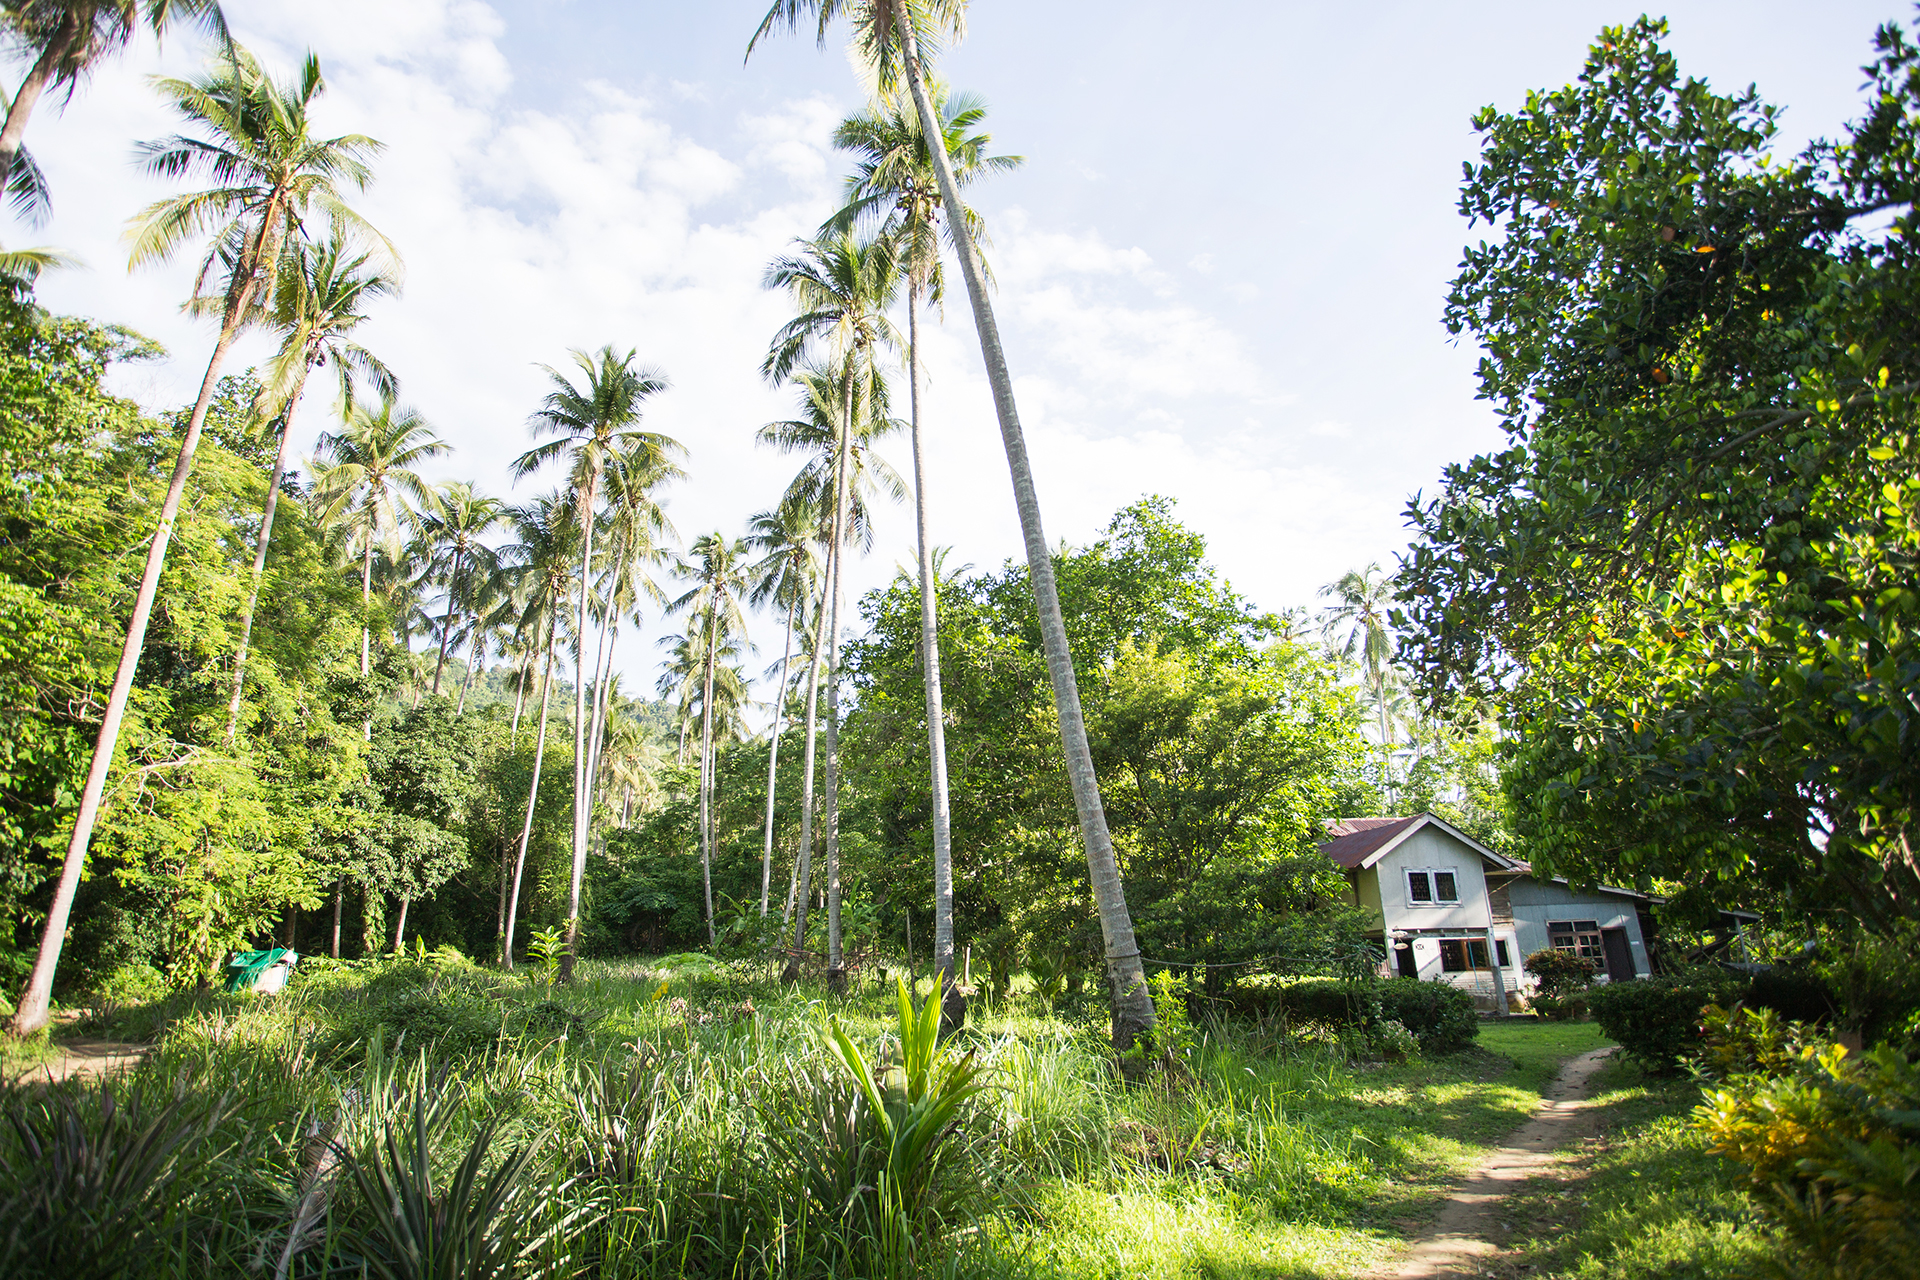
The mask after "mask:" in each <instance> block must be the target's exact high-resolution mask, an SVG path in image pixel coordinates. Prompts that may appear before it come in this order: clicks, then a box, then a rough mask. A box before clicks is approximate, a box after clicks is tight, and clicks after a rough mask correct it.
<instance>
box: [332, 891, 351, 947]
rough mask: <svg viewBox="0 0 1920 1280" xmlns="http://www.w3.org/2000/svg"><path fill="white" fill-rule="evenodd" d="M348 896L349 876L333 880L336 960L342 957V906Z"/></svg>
mask: <svg viewBox="0 0 1920 1280" xmlns="http://www.w3.org/2000/svg"><path fill="white" fill-rule="evenodd" d="M346 897H347V878H346V877H345V876H341V877H340V878H339V879H338V880H335V881H334V882H333V951H332V953H331V954H332V955H333V958H334V959H335V960H338V959H339V958H340V907H341V905H342V904H343V903H344V902H345V901H346Z"/></svg>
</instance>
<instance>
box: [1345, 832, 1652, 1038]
mask: <svg viewBox="0 0 1920 1280" xmlns="http://www.w3.org/2000/svg"><path fill="white" fill-rule="evenodd" d="M1327 834H1328V835H1329V836H1331V837H1332V839H1330V840H1329V841H1328V842H1327V843H1326V844H1323V845H1321V846H1320V852H1322V853H1324V854H1325V855H1326V856H1327V857H1328V858H1330V859H1331V860H1332V861H1333V862H1334V863H1335V865H1337V866H1338V867H1339V868H1340V869H1341V871H1342V872H1344V873H1345V875H1346V878H1347V883H1348V884H1349V885H1350V886H1352V889H1353V901H1354V904H1355V905H1356V906H1359V907H1362V908H1365V909H1367V910H1370V911H1371V912H1372V914H1373V916H1374V918H1375V920H1376V921H1377V922H1378V925H1377V931H1376V932H1375V934H1374V935H1373V936H1374V937H1375V938H1376V939H1377V940H1378V941H1379V942H1380V944H1381V945H1382V947H1383V948H1385V949H1386V951H1387V955H1388V958H1387V961H1386V963H1385V964H1384V965H1383V966H1382V969H1383V972H1384V973H1385V974H1387V975H1389V976H1394V975H1397V976H1400V977H1407V978H1422V979H1430V980H1438V981H1442V982H1451V983H1453V984H1454V985H1455V986H1459V987H1465V988H1466V989H1467V990H1469V991H1472V992H1473V993H1474V995H1475V997H1476V999H1477V1001H1478V1003H1479V1004H1480V1005H1481V1007H1482V1008H1485V1009H1490V1010H1494V1011H1499V1012H1504V1011H1505V1010H1506V1008H1507V994H1508V993H1509V992H1515V991H1526V990H1528V989H1530V988H1531V987H1532V986H1533V980H1532V978H1530V977H1529V976H1528V975H1527V974H1526V973H1524V972H1523V971H1522V970H1521V968H1520V962H1521V961H1522V960H1523V959H1525V958H1526V957H1527V956H1530V955H1532V954H1533V953H1534V952H1536V951H1539V950H1542V949H1544V948H1546V947H1557V948H1559V949H1560V950H1563V951H1571V952H1574V953H1575V954H1577V955H1580V956H1584V957H1585V958H1586V959H1588V960H1591V961H1592V962H1593V965H1594V968H1595V969H1596V970H1597V971H1598V973H1599V975H1600V980H1601V981H1614V982H1618V981H1624V980H1626V979H1629V978H1640V977H1645V976H1647V975H1648V974H1649V973H1650V972H1651V971H1652V965H1651V963H1650V958H1651V957H1650V954H1649V952H1648V950H1647V939H1648V938H1649V937H1650V936H1651V934H1652V928H1651V922H1650V921H1647V920H1646V919H1645V914H1646V909H1647V908H1648V906H1650V905H1651V899H1649V898H1648V897H1647V895H1645V894H1641V893H1635V892H1633V891H1632V890H1630V889H1614V888H1608V887H1606V886H1598V887H1595V888H1592V889H1575V888H1573V887H1572V886H1571V885H1570V884H1568V882H1567V881H1565V880H1562V879H1556V878H1548V877H1544V876H1536V875H1535V874H1534V873H1533V868H1532V867H1531V866H1529V865H1528V864H1527V863H1525V862H1522V861H1520V860H1519V859H1517V858H1508V857H1503V856H1502V855H1500V854H1497V853H1495V852H1494V851H1493V850H1491V849H1489V848H1487V846H1485V845H1483V844H1481V843H1480V842H1479V841H1478V840H1475V839H1474V838H1473V837H1472V836H1470V835H1468V834H1467V833H1466V832H1464V831H1461V830H1460V829H1459V828H1458V827H1455V826H1453V825H1451V824H1450V823H1447V822H1444V821H1442V820H1441V819H1439V818H1436V817H1434V816H1433V815H1432V814H1430V813H1422V814H1416V815H1414V816H1413V817H1410V818H1350V819H1346V820H1343V821H1339V822H1334V823H1329V824H1328V827H1327Z"/></svg>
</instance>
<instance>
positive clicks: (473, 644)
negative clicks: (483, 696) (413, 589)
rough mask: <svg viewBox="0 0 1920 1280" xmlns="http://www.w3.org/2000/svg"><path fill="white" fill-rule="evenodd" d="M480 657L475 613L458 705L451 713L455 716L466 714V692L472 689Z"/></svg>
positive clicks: (477, 619)
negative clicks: (464, 676)
mask: <svg viewBox="0 0 1920 1280" xmlns="http://www.w3.org/2000/svg"><path fill="white" fill-rule="evenodd" d="M480 657H481V637H480V615H479V614H477V613H476V614H474V615H473V636H472V638H471V639H469V640H468V641H467V675H466V678H465V679H464V680H462V681H461V682H460V705H459V706H457V707H455V708H454V709H453V714H455V715H456V716H463V715H465V714H467V694H469V693H471V692H472V691H473V680H474V676H475V675H476V674H477V670H478V664H479V660H480Z"/></svg>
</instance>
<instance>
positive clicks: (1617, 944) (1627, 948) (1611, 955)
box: [1600, 929, 1639, 982]
mask: <svg viewBox="0 0 1920 1280" xmlns="http://www.w3.org/2000/svg"><path fill="white" fill-rule="evenodd" d="M1600 945H1601V946H1602V947H1603V948H1605V950H1606V954H1607V980H1608V981H1609V982H1631V981H1633V979H1634V978H1636V977H1638V976H1639V975H1638V974H1637V973H1635V971H1634V968H1633V945H1632V944H1631V943H1629V942H1628V941H1627V931H1626V930H1625V929H1602V930H1601V931H1600Z"/></svg>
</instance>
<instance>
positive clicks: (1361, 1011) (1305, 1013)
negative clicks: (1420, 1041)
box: [1268, 978, 1380, 1027]
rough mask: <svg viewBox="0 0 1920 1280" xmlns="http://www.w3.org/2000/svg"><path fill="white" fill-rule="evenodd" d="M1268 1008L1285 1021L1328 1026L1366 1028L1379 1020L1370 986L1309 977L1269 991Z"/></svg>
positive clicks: (1373, 992) (1377, 1002)
mask: <svg viewBox="0 0 1920 1280" xmlns="http://www.w3.org/2000/svg"><path fill="white" fill-rule="evenodd" d="M1269 991H1270V992H1271V993H1272V994H1271V995H1270V996H1269V997H1268V1007H1269V1009H1270V1010H1271V1011H1273V1012H1277V1013H1279V1014H1281V1015H1282V1016H1283V1017H1285V1018H1286V1020H1287V1021H1288V1022H1321V1023H1325V1024H1326V1025H1327V1026H1330V1027H1367V1026H1372V1025H1373V1024H1374V1023H1375V1022H1378V1021H1379V1020H1380V998H1379V996H1378V995H1377V994H1376V988H1375V987H1374V986H1371V985H1368V984H1364V983H1356V982H1339V981H1336V980H1335V979H1332V978H1312V979H1309V980H1307V981H1305V982H1290V983H1287V984H1286V985H1284V986H1280V987H1272V988H1269Z"/></svg>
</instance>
